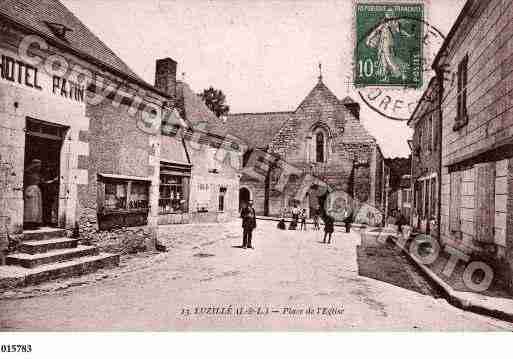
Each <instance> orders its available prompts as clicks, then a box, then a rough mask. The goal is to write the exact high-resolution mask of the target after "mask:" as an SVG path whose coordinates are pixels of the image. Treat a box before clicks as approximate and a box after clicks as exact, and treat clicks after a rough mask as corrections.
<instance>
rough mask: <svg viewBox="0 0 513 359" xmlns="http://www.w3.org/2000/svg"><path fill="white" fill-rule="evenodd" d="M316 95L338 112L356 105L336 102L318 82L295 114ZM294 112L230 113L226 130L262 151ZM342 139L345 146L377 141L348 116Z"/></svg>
mask: <svg viewBox="0 0 513 359" xmlns="http://www.w3.org/2000/svg"><path fill="white" fill-rule="evenodd" d="M316 96H322V97H324V98H325V99H327V100H328V101H329V102H331V103H332V104H333V105H334V106H335V107H337V108H340V110H341V111H343V110H344V109H345V108H346V106H345V105H347V104H353V103H355V101H354V100H353V99H351V98H350V97H349V96H347V97H345V98H344V99H343V100H339V99H338V98H337V96H335V94H333V92H331V90H330V89H329V88H328V87H327V86H326V85H325V84H324V83H323V82H322V81H319V82H318V83H317V84H316V85H315V86H314V88H313V89H312V90H311V91H310V92H309V93H308V95H307V96H306V97H305V99H304V100H303V101H301V104H300V105H299V106H298V107H297V110H296V111H298V110H300V109H301V107H302V106H303V105H304V104H307V103H309V102H310V99H311V98H312V97H313V98H315V97H316ZM296 111H286V112H262V113H236V114H229V115H228V120H227V121H226V123H225V128H226V129H227V130H228V131H229V132H230V133H231V134H233V135H236V136H239V137H240V138H242V139H243V140H245V141H246V143H247V144H248V145H249V146H250V147H253V148H261V149H265V148H266V147H267V146H268V145H269V144H270V143H271V142H272V141H273V139H274V138H275V136H276V134H278V132H279V131H280V129H281V128H282V127H283V126H284V125H285V124H286V122H287V121H292V120H293V118H294V116H295V112H296ZM342 140H343V141H344V142H345V143H369V142H376V139H375V138H374V137H373V136H372V135H370V133H369V132H368V131H367V129H366V128H365V127H364V126H363V125H362V124H361V123H360V121H359V120H356V119H354V118H352V117H350V116H348V117H347V120H346V123H345V128H344V133H343V135H342Z"/></svg>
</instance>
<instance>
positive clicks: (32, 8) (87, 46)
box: [0, 0, 160, 92]
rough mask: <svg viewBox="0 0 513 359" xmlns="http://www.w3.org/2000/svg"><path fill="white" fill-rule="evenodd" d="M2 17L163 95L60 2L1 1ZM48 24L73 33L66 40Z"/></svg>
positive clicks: (67, 34)
mask: <svg viewBox="0 0 513 359" xmlns="http://www.w3.org/2000/svg"><path fill="white" fill-rule="evenodd" d="M0 15H3V16H5V17H7V18H8V19H10V20H11V21H14V22H16V23H18V24H21V25H22V26H24V27H27V28H29V29H31V30H35V31H36V32H37V33H39V34H40V35H42V36H44V37H46V38H47V39H49V40H51V41H54V42H55V43H57V44H58V45H60V46H63V47H65V48H67V49H70V50H74V51H75V52H77V53H78V54H77V55H78V56H80V55H85V56H86V57H90V58H89V59H86V60H89V61H90V60H93V59H94V60H96V61H97V62H100V63H101V64H103V65H106V66H107V67H108V68H109V69H112V70H114V71H118V72H119V73H121V74H122V75H125V76H126V77H128V78H130V79H132V80H134V81H136V82H138V83H139V84H140V85H143V86H146V87H149V88H151V89H153V90H155V91H157V92H160V91H158V90H157V89H155V88H154V87H153V86H151V85H150V84H148V83H147V82H145V81H144V80H143V79H141V78H140V77H139V76H138V75H137V74H136V73H135V72H134V71H132V70H131V69H130V67H128V65H127V64H125V63H124V62H123V60H121V59H120V58H119V57H118V56H117V55H116V54H115V53H114V52H113V51H112V50H111V49H110V48H109V47H108V46H107V45H105V44H104V43H103V42H102V41H101V40H100V39H99V38H98V37H97V36H96V35H95V34H93V33H92V32H91V30H89V29H88V28H87V27H86V26H85V25H84V24H83V23H82V22H81V21H80V20H79V19H78V18H77V17H76V16H75V15H74V14H73V13H72V12H71V11H70V10H69V9H68V8H66V7H65V6H64V5H63V4H62V3H61V2H60V1H58V0H1V1H0ZM45 21H46V22H53V23H57V24H61V25H64V26H66V27H67V28H69V29H70V30H71V31H67V32H66V34H65V37H64V40H63V39H61V38H60V37H58V36H56V35H55V34H54V33H53V32H52V31H51V30H50V28H49V27H48V25H47V24H46V23H45Z"/></svg>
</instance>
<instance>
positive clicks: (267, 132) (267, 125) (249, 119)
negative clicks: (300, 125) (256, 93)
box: [224, 111, 294, 149]
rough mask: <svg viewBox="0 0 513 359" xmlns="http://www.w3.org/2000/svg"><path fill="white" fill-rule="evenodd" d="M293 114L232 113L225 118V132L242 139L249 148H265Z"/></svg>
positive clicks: (288, 112)
mask: <svg viewBox="0 0 513 359" xmlns="http://www.w3.org/2000/svg"><path fill="white" fill-rule="evenodd" d="M293 114H294V112H292V111H285V112H261V113H234V114H229V115H228V116H227V119H226V122H225V123H224V126H225V129H226V131H228V132H229V133H232V134H235V135H236V136H239V137H240V138H242V139H243V140H244V141H245V142H246V143H247V144H248V145H249V146H250V147H253V148H262V149H263V148H266V147H267V146H268V145H269V144H270V143H271V141H272V140H273V138H274V136H276V134H277V133H278V131H279V130H280V129H281V127H282V126H283V125H284V124H285V122H286V121H287V120H288V119H289V118H291V116H292V115H293Z"/></svg>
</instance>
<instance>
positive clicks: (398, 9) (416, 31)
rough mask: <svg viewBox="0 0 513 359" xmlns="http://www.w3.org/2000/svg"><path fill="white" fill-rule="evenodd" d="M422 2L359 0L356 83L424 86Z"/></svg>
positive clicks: (359, 84) (357, 11) (357, 7)
mask: <svg viewBox="0 0 513 359" xmlns="http://www.w3.org/2000/svg"><path fill="white" fill-rule="evenodd" d="M423 22H424V5H423V4H422V3H396V4H393V3H363V2H358V3H356V41H357V42H356V50H355V61H356V63H355V85H356V86H360V87H361V86H405V87H413V88H420V87H421V86H422V68H423V64H422V40H423V33H422V32H423V27H424V23H423Z"/></svg>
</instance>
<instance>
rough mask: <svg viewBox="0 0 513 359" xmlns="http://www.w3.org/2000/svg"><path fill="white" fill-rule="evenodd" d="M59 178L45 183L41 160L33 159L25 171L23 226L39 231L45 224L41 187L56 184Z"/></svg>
mask: <svg viewBox="0 0 513 359" xmlns="http://www.w3.org/2000/svg"><path fill="white" fill-rule="evenodd" d="M57 180H58V178H54V179H52V180H49V181H43V179H42V178H41V160H38V159H33V160H32V161H31V162H30V165H28V166H27V168H26V170H25V178H24V181H25V186H26V187H25V191H24V193H23V199H24V201H23V204H24V208H23V226H24V227H25V228H26V229H37V228H39V227H40V226H41V224H42V222H43V196H42V194H41V188H40V186H41V185H44V184H50V183H54V182H56V181H57Z"/></svg>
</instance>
